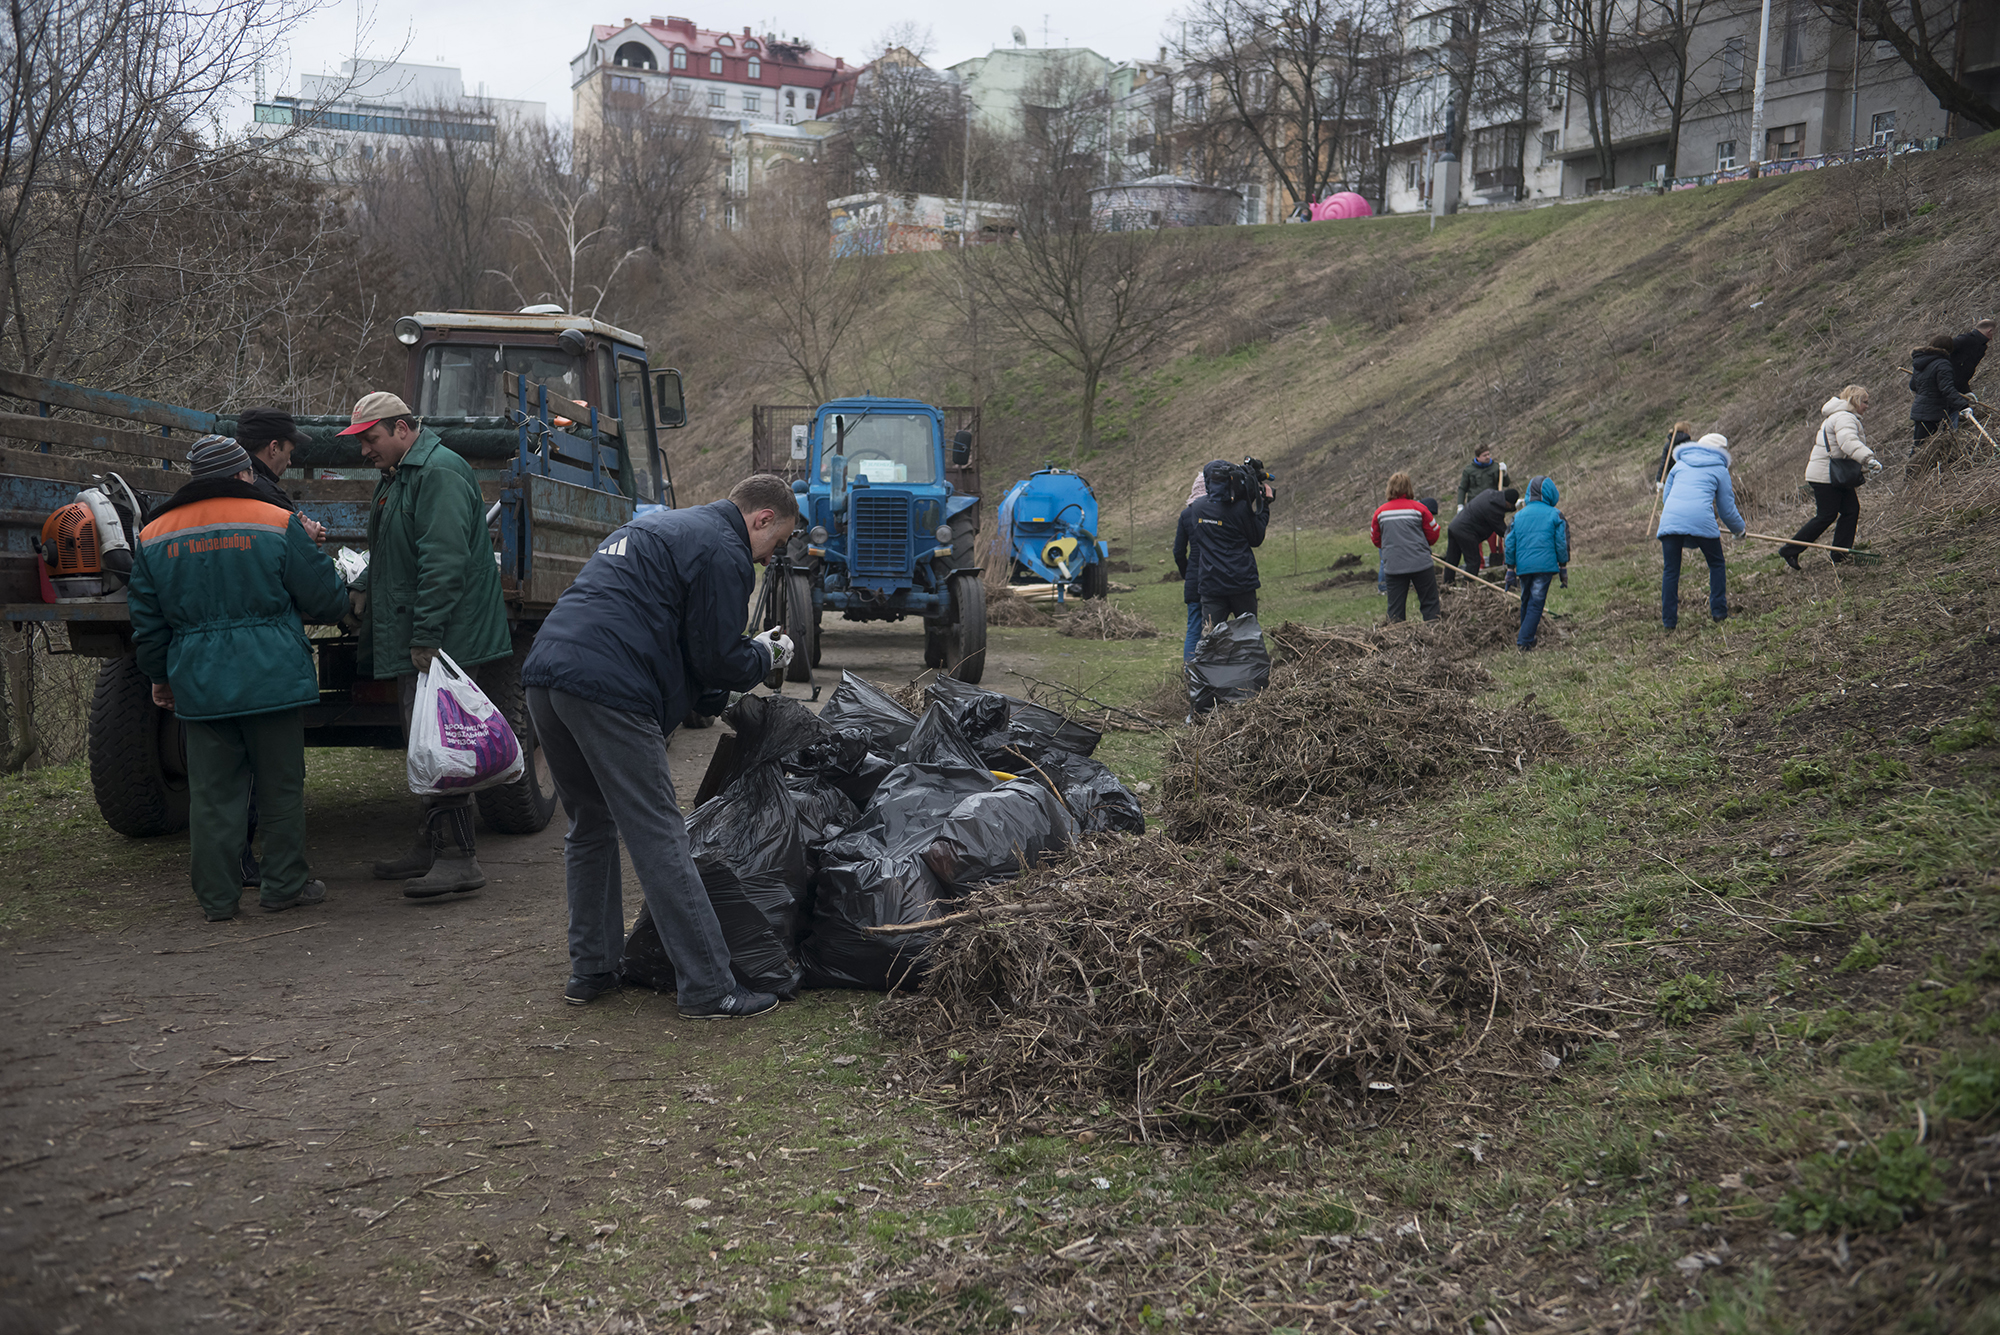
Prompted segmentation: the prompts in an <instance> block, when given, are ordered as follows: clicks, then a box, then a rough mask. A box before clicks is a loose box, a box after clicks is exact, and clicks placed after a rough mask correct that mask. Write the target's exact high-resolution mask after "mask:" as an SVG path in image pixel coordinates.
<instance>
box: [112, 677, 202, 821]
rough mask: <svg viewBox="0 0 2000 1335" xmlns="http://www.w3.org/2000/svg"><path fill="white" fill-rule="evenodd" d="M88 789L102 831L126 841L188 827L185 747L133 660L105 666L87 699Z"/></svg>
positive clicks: (172, 719) (178, 730)
mask: <svg viewBox="0 0 2000 1335" xmlns="http://www.w3.org/2000/svg"><path fill="white" fill-rule="evenodd" d="M88 741H89V750H90V787H91V792H92V793H93V794H94V795H95V796H96V798H97V809H98V811H99V812H101V813H102V814H103V816H104V823H105V824H107V825H109V826H110V827H111V828H112V829H114V830H116V831H118V833H120V834H122V835H125V836H126V837H128V838H131V839H150V838H152V837H153V836H155V835H161V834H175V833H177V832H179V831H181V830H185V829H186V828H187V825H188V777H187V743H186V741H185V740H184V739H183V737H182V735H181V724H180V720H179V719H177V718H175V717H174V711H173V710H171V709H162V708H160V707H159V706H158V705H156V704H154V703H153V683H152V682H150V681H148V680H147V679H146V674H145V673H143V672H141V671H139V660H138V659H137V658H135V657H133V656H132V655H131V654H126V655H125V656H123V657H122V658H112V659H107V660H105V662H104V663H103V664H102V665H101V666H100V667H99V668H98V669H97V684H96V686H95V687H94V688H93V689H92V691H91V693H90V732H89V738H88Z"/></svg>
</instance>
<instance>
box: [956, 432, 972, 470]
mask: <svg viewBox="0 0 2000 1335" xmlns="http://www.w3.org/2000/svg"><path fill="white" fill-rule="evenodd" d="M971 462H972V433H971V432H970V431H961V432H959V433H958V434H957V435H955V436H953V437H952V438H951V466H952V467H953V468H963V467H965V466H966V465H967V464H969V463H971Z"/></svg>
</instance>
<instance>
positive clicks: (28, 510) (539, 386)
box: [0, 307, 687, 838]
mask: <svg viewBox="0 0 2000 1335" xmlns="http://www.w3.org/2000/svg"><path fill="white" fill-rule="evenodd" d="M395 332H396V337H397V339H398V341H399V342H401V343H402V344H403V346H404V347H405V348H407V349H408V352H407V365H406V374H405V377H404V384H403V398H404V400H405V401H406V402H408V403H409V404H411V406H412V407H414V408H415V409H416V411H417V413H418V415H419V416H420V417H422V418H423V420H424V423H425V425H427V426H429V427H431V428H433V429H435V430H436V431H437V432H438V434H439V435H440V436H441V437H442V438H443V440H444V443H445V444H446V445H447V446H448V447H450V448H451V449H453V450H455V451H456V452H458V453H459V454H460V455H462V456H464V457H465V459H466V460H467V461H468V462H469V463H471V465H472V466H473V469H474V470H475V472H476V473H477V474H478V476H479V479H480V490H481V493H482V494H483V495H484V497H485V499H486V501H487V503H488V505H489V506H490V507H491V508H490V509H489V512H488V522H489V524H490V525H491V526H492V528H493V533H494V544H493V545H494V553H495V560H496V561H497V562H498V563H499V566H500V582H501V589H502V592H503V595H504V597H505V599H506V603H507V616H508V621H509V624H510V626H511V627H512V630H513V635H514V654H513V657H512V658H511V659H505V660H502V661H501V662H498V663H495V664H492V665H491V666H489V667H488V668H486V669H484V670H482V672H481V684H482V686H483V687H484V689H485V690H486V692H487V694H488V695H489V696H491V697H492V699H493V701H494V703H495V704H496V705H498V706H499V707H500V708H501V709H502V710H503V711H504V712H505V713H506V715H507V719H508V721H509V722H510V723H511V724H512V725H513V727H514V730H515V732H516V733H517V734H518V735H519V736H520V738H521V741H522V749H523V751H524V753H525V754H526V755H527V757H528V762H529V763H528V766H527V772H526V773H525V774H524V775H523V776H522V778H521V779H520V780H519V781H517V782H516V783H513V784H510V785H507V786H506V787H502V788H494V789H488V790H486V791H484V792H481V793H479V794H478V804H479V811H480V815H481V817H482V818H483V819H484V821H485V823H486V824H487V825H488V826H489V827H491V828H492V829H494V830H497V831H499V832H501V833H506V834H527V833H532V832H534V831H536V830H539V829H541V828H543V827H544V826H545V825H547V824H548V821H549V818H550V816H551V815H552V814H553V813H554V810H555V801H556V796H555V787H554V784H553V783H552V782H551V781H550V779H549V775H548V770H547V769H546V767H545V766H544V765H543V763H542V759H541V753H540V747H539V745H538V744H537V742H536V740H535V736H534V725H533V722H532V720H531V719H530V718H529V716H528V711H527V706H526V699H525V696H524V693H523V691H522V688H521V683H520V665H521V661H522V659H523V658H525V657H526V655H527V652H528V648H529V646H530V645H531V644H533V642H534V638H535V631H536V630H537V628H538V627H539V626H540V625H541V622H542V619H543V618H544V617H545V616H546V615H547V613H548V611H549V609H550V608H551V607H553V606H554V605H555V601H556V599H557V598H558V597H559V596H560V595H561V594H562V592H563V590H565V589H567V588H568V587H569V586H570V583H571V582H572V581H573V580H574V579H575V578H576V575H577V572H578V571H580V570H581V569H582V568H583V564H584V562H585V561H587V560H589V559H590V556H591V554H592V553H593V552H595V551H596V549H597V547H598V546H599V545H600V544H601V542H602V541H603V539H604V538H605V537H606V536H607V535H609V534H610V533H611V532H612V530H614V529H616V528H618V527H619V526H621V525H623V524H624V523H626V522H627V521H628V520H630V519H631V518H632V516H633V515H634V514H635V513H636V512H637V509H638V507H639V506H640V505H642V504H643V505H672V504H673V481H672V477H671V475H670V473H669V470H668V467H667V461H666V457H665V455H664V454H663V453H662V452H661V448H660V433H661V432H662V431H665V430H671V429H673V428H676V427H680V426H684V425H686V422H687V410H686V403H685V398H684V395H683V390H682V385H681V377H680V372H678V371H675V370H655V369H654V368H653V367H652V365H651V363H650V362H649V361H648V359H647V353H646V346H645V343H644V342H643V341H642V340H641V339H640V338H639V337H638V336H637V335H636V334H632V333H629V332H627V331H625V330H623V329H618V328H616V327H614V326H612V325H609V324H605V323H603V322H601V321H599V320H596V319H592V318H590V317H586V316H579V315H568V314H565V313H563V312H561V311H560V310H558V309H556V308H552V307H530V308H528V309H527V310H524V311H520V312H496V311H424V312H418V313H416V314H414V315H408V316H404V317H403V318H402V319H400V320H398V321H397V322H396V329H395ZM7 399H12V400H15V401H17V404H18V405H19V406H18V407H15V408H14V410H13V411H0V531H4V533H5V537H6V542H5V550H4V551H0V618H4V619H5V620H6V622H7V623H8V624H9V625H10V626H11V627H12V628H13V629H15V630H17V631H19V630H23V629H31V628H35V627H45V628H52V627H55V626H57V625H60V626H61V627H62V628H63V630H64V631H65V632H66V638H67V641H68V648H69V650H70V651H71V652H73V653H78V654H85V655H90V656H92V657H96V658H99V659H102V660H103V661H102V663H101V664H100V665H99V667H98V672H97V679H96V684H95V688H94V690H93V694H92V698H91V702H90V720H89V731H88V744H89V756H90V780H91V787H92V790H93V792H94V795H95V797H96V799H97V806H98V810H99V811H100V812H102V813H103V816H104V819H105V821H106V823H108V824H109V825H110V826H111V827H112V828H113V829H115V830H117V831H118V832H119V833H121V834H126V835H130V836H133V837H135V838H136V837H144V836H149V835H160V834H169V833H172V832H174V831H176V830H180V829H184V828H185V827H186V825H187V819H188V793H187V762H186V752H185V744H184V741H183V739H182V736H181V727H180V724H179V723H178V721H177V720H176V719H175V718H174V716H173V714H172V712H171V711H168V710H164V709H160V708H158V707H157V706H155V705H154V704H153V702H152V698H151V693H150V683H148V682H147V680H146V679H145V677H144V675H143V674H141V673H140V671H139V669H138V665H137V662H136V660H135V659H134V657H133V653H132V630H131V620H130V617H129V615H128V612H127V610H126V606H125V603H124V601H123V590H122V589H115V590H111V591H108V592H106V593H102V594H99V595H97V596H94V597H86V598H84V599H82V600H79V601H53V600H52V598H53V597H54V596H56V595H57V590H56V589H54V588H53V587H52V586H51V584H50V582H49V580H48V579H47V578H46V574H45V572H46V567H45V566H44V563H43V557H42V553H41V532H40V530H41V526H42V523H43V517H44V516H47V515H49V514H50V513H51V512H53V511H55V510H57V509H59V508H60V507H62V506H64V505H66V504H68V503H70V502H72V501H74V500H76V499H77V497H78V491H79V488H88V487H92V486H96V485H99V484H100V483H102V485H104V486H105V487H106V488H107V489H108V490H110V491H112V492H114V493H117V494H125V492H124V488H129V489H130V493H132V494H135V498H136V499H137V500H138V501H139V502H141V503H142V504H145V505H151V504H157V503H158V502H159V501H161V500H164V499H165V498H166V497H167V496H168V495H170V494H171V493H172V492H174V491H175V490H177V489H178V488H179V487H180V486H181V485H182V484H183V483H184V482H186V480H187V474H186V472H185V471H184V470H185V468H186V465H185V463H184V462H183V460H184V456H185V454H186V451H187V449H188V446H189V444H190V443H191V442H192V441H193V440H194V439H195V438H197V437H199V436H201V435H204V434H206V433H209V432H220V433H223V434H228V433H229V432H231V431H233V430H234V427H235V419H234V418H233V417H231V416H229V415H227V414H217V413H209V412H201V411H197V410H194V409H190V408H183V407H175V406H173V405H170V404H164V403H157V402H153V401H150V400H146V399H139V398H133V397H130V396H128V395H123V394H114V393H108V392H105V391H103V390H97V389H89V388H86V387H84V386H81V385H73V384H66V383H64V382H61V381H57V380H49V379H43V378H40V377H36V376H29V375H22V374H19V373H15V372H7V371H0V409H5V408H7V407H9V406H11V405H8V404H7V403H6V400H7ZM246 406H247V405H246ZM299 421H300V425H301V426H302V427H304V428H305V429H306V431H307V432H308V433H309V434H310V435H311V436H312V437H313V443H312V444H311V445H310V446H309V447H301V448H300V449H299V450H298V451H297V452H296V453H295V454H294V457H293V465H294V468H295V469H297V470H299V472H302V473H303V476H295V475H293V474H287V476H286V477H285V479H284V486H285V489H286V490H287V492H289V493H290V494H291V495H292V496H293V497H294V499H295V500H296V502H297V504H298V507H299V509H300V510H301V511H302V512H304V513H305V514H307V515H308V516H310V517H312V518H314V519H316V520H318V521H319V522H320V523H322V524H324V525H326V528H327V538H326V547H327V550H328V551H329V552H331V551H334V550H336V549H338V548H339V547H343V546H345V547H351V548H354V549H356V550H365V547H366V543H367V536H368V507H369V503H370V498H371V496H372V495H373V492H374V487H375V477H376V474H375V472H374V470H372V469H370V468H368V467H366V466H365V465H364V464H363V462H362V459H361V456H360V452H359V449H358V447H357V446H356V445H354V443H353V442H352V440H351V439H346V438H342V437H340V436H339V435H338V434H337V433H338V431H339V430H340V429H341V428H342V427H344V426H345V425H346V424H347V418H346V417H344V416H342V417H320V418H314V417H304V418H301V419H299ZM114 474H115V475H116V477H117V479H118V480H119V482H122V484H123V486H122V487H121V486H119V485H118V484H117V483H114V482H113V481H111V479H112V476H113V475H114ZM116 582H117V581H115V580H107V581H105V583H106V584H115V583H116ZM63 583H64V585H65V586H66V587H68V588H70V589H76V588H79V587H87V585H77V584H73V583H71V582H70V581H67V580H65V581H63ZM309 633H310V635H311V638H312V644H313V648H314V651H315V655H316V659H317V663H318V669H319V682H320V695H319V703H318V704H316V705H313V706H310V707H308V708H307V710H306V719H305V725H306V744H307V745H308V746H379V747H400V746H402V744H403V742H402V727H401V716H400V712H399V709H398V706H397V701H396V683H395V682H394V681H393V680H391V681H378V680H374V679H372V678H368V677H363V676H361V675H360V673H359V670H358V663H357V652H358V648H359V645H358V642H357V641H356V639H355V638H354V637H353V636H352V635H350V634H347V633H345V632H343V631H340V630H339V629H338V628H336V627H330V626H322V627H312V628H309Z"/></svg>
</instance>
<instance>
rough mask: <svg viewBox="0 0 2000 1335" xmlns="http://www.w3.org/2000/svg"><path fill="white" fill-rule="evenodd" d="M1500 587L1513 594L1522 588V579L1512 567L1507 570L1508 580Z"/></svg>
mask: <svg viewBox="0 0 2000 1335" xmlns="http://www.w3.org/2000/svg"><path fill="white" fill-rule="evenodd" d="M1500 587H1501V588H1503V589H1505V590H1506V591H1507V592H1508V593H1512V592H1513V591H1514V590H1515V589H1518V588H1519V587H1521V577H1520V576H1519V575H1517V574H1515V573H1514V568H1513V567H1512V566H1509V567H1508V568H1507V579H1506V581H1505V582H1504V583H1503V584H1501V586H1500Z"/></svg>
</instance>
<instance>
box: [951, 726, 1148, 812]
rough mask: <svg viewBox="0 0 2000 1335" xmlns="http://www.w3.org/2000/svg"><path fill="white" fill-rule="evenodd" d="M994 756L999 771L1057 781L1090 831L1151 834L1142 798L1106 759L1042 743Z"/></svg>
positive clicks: (1070, 804) (1071, 809) (1055, 782)
mask: <svg viewBox="0 0 2000 1335" xmlns="http://www.w3.org/2000/svg"><path fill="white" fill-rule="evenodd" d="M989 758H990V759H991V760H992V762H993V768H994V769H997V770H1001V771H1003V772H1005V773H1008V774H1018V775H1020V776H1021V777H1022V778H1024V779H1038V780H1042V781H1044V782H1047V783H1052V784H1054V785H1055V787H1056V790H1057V791H1058V792H1060V793H1061V794H1062V799H1063V805H1064V806H1066V807H1068V808H1069V814H1070V816H1071V818H1072V819H1074V820H1075V821H1076V822H1077V825H1078V828H1079V829H1080V830H1081V831H1082V832H1083V833H1085V834H1098V833H1101V832H1103V831H1105V830H1123V831H1125V832H1127V833H1129V834H1144V833H1145V832H1146V813H1145V812H1144V811H1142V810H1141V809H1140V807H1139V799H1138V797H1137V796H1135V795H1134V794H1133V792H1132V790H1131V789H1129V788H1127V787H1126V786H1125V785H1124V784H1122V783H1120V782H1118V777H1117V776H1116V775H1114V774H1113V773H1112V772H1111V771H1110V769H1108V768H1107V767H1106V766H1105V764H1104V762H1103V761H1101V760H1092V759H1091V758H1090V757H1088V756H1079V755H1074V754H1072V753H1071V752H1068V751H1065V750H1063V749H1062V748H1061V747H1059V746H1050V745H1046V744H1037V743H1030V744H1027V745H1023V746H1017V747H1012V748H1010V749H1008V750H1007V751H1005V752H1002V753H997V754H994V755H992V756H991V757H989Z"/></svg>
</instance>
